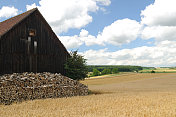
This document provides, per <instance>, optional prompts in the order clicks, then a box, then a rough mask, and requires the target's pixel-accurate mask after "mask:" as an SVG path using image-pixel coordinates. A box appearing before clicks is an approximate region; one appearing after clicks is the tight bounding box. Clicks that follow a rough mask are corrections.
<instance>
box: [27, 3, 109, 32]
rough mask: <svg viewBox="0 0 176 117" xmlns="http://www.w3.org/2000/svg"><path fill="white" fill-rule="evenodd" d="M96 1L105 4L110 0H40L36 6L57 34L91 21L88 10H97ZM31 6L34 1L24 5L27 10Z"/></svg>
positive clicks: (34, 5)
mask: <svg viewBox="0 0 176 117" xmlns="http://www.w3.org/2000/svg"><path fill="white" fill-rule="evenodd" d="M98 3H100V4H101V5H104V6H107V5H109V4H110V0H40V1H39V4H40V5H39V6H37V7H38V8H39V10H40V11H41V13H42V14H43V16H44V17H45V18H46V20H47V21H48V22H49V24H50V25H51V27H52V28H53V29H54V31H55V32H56V33H57V34H59V33H62V32H67V31H68V30H69V29H73V28H76V29H80V28H82V27H84V26H86V25H87V24H89V23H90V22H92V16H91V15H89V12H96V11H98V10H99V5H98ZM33 7H36V4H35V3H34V4H32V5H27V6H26V8H27V9H28V10H29V9H31V8H33Z"/></svg>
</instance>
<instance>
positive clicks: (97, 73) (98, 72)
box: [93, 68, 100, 76]
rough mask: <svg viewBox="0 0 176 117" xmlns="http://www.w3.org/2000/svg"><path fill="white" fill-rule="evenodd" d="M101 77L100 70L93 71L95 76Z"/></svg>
mask: <svg viewBox="0 0 176 117" xmlns="http://www.w3.org/2000/svg"><path fill="white" fill-rule="evenodd" d="M99 75H100V71H98V69H95V68H94V69H93V76H99Z"/></svg>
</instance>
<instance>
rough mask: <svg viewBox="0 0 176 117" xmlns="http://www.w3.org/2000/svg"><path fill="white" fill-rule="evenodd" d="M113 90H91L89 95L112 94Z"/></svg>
mask: <svg viewBox="0 0 176 117" xmlns="http://www.w3.org/2000/svg"><path fill="white" fill-rule="evenodd" d="M111 93H112V92H104V91H95V90H89V95H101V94H111Z"/></svg>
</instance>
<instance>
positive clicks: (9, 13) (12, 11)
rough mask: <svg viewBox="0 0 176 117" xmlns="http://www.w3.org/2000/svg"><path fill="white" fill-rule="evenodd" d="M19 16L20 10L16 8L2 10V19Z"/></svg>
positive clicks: (7, 7)
mask: <svg viewBox="0 0 176 117" xmlns="http://www.w3.org/2000/svg"><path fill="white" fill-rule="evenodd" d="M17 14H18V9H16V8H15V7H14V6H12V7H9V6H3V7H2V8H1V9H0V18H2V17H4V18H9V17H12V16H15V15H17Z"/></svg>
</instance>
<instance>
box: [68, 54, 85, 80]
mask: <svg viewBox="0 0 176 117" xmlns="http://www.w3.org/2000/svg"><path fill="white" fill-rule="evenodd" d="M65 69H66V76H67V77H69V78H72V79H74V80H82V79H84V78H86V77H87V74H88V69H87V65H86V59H84V57H83V56H81V55H78V53H77V51H73V52H70V57H69V58H68V60H67V62H66V64H65Z"/></svg>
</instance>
